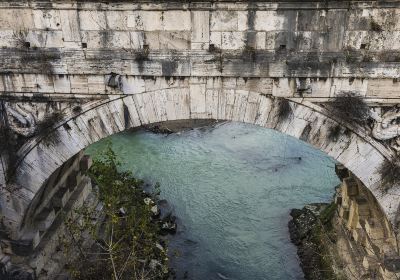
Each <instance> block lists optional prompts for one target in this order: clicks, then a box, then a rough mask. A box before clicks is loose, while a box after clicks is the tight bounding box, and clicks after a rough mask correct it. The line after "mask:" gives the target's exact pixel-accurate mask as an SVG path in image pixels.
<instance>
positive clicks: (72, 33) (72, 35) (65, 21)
mask: <svg viewBox="0 0 400 280" xmlns="http://www.w3.org/2000/svg"><path fill="white" fill-rule="evenodd" d="M60 18H61V29H62V32H63V38H64V41H75V42H80V41H81V35H80V27H79V22H78V11H77V10H60Z"/></svg>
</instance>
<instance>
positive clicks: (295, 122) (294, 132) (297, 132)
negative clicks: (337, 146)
mask: <svg viewBox="0 0 400 280" xmlns="http://www.w3.org/2000/svg"><path fill="white" fill-rule="evenodd" d="M309 124H310V123H309V122H308V121H306V120H304V119H302V118H299V117H297V116H296V114H294V116H293V117H292V118H291V119H290V124H289V125H288V126H287V128H286V130H285V134H287V135H290V136H293V137H296V138H297V139H299V138H300V137H301V135H302V133H303V131H304V129H305V128H306V126H307V125H309ZM311 127H312V126H311ZM311 130H312V129H311ZM311 135H313V132H312V131H310V137H312V136H311Z"/></svg>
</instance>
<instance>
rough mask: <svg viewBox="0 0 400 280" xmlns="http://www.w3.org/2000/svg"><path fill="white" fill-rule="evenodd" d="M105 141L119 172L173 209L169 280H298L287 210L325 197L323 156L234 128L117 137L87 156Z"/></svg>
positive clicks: (329, 170)
mask: <svg viewBox="0 0 400 280" xmlns="http://www.w3.org/2000/svg"><path fill="white" fill-rule="evenodd" d="M109 140H111V143H112V146H113V149H114V151H115V152H116V154H117V155H118V157H119V158H120V160H121V161H122V162H123V168H125V169H127V170H131V171H133V173H134V174H135V176H136V177H139V178H143V179H145V180H146V181H149V182H152V183H155V182H159V183H160V185H161V197H162V198H165V199H167V200H168V201H169V202H170V203H171V204H172V205H173V206H174V212H175V215H176V216H177V217H179V219H180V223H179V231H178V233H177V234H176V235H175V236H174V237H173V238H172V239H171V241H170V245H169V247H170V254H171V264H172V266H173V267H175V268H176V269H177V279H196V280H214V279H215V280H217V279H232V280H233V279H236V280H239V279H240V280H244V279H245V280H259V279H260V280H261V279H282V280H289V279H303V274H302V271H301V268H300V266H299V262H298V258H297V254H296V247H295V246H294V245H293V244H291V242H290V239H289V233H288V227H287V223H288V221H289V211H290V209H291V208H302V207H303V206H304V204H307V203H310V202H327V201H329V200H330V199H331V198H332V195H333V193H334V186H336V185H337V184H339V180H338V178H337V177H336V175H335V172H334V161H333V160H332V159H330V158H329V157H327V156H326V155H325V154H324V153H322V152H321V151H318V150H316V149H314V148H312V147H311V146H309V145H308V144H305V143H304V142H301V141H299V140H297V139H294V138H292V137H289V136H286V135H284V134H281V133H278V132H276V131H273V130H270V129H261V128H259V127H256V126H252V125H246V124H241V123H225V124H221V125H218V126H216V127H207V128H197V129H193V130H190V131H186V132H182V133H175V134H170V135H168V136H166V135H161V134H154V133H150V132H145V131H137V132H126V133H121V134H117V135H114V136H112V137H109V138H107V139H105V140H102V141H100V142H98V143H95V144H94V145H92V146H90V147H89V148H88V149H87V153H88V154H91V155H94V154H95V153H96V152H97V151H99V150H101V149H103V148H104V146H105V145H106V142H107V141H109ZM185 277H186V278H185Z"/></svg>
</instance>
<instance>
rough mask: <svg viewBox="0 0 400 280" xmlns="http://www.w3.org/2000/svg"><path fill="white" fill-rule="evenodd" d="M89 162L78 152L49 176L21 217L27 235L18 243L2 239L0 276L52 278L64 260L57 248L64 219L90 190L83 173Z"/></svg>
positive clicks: (63, 227) (82, 201)
mask: <svg viewBox="0 0 400 280" xmlns="http://www.w3.org/2000/svg"><path fill="white" fill-rule="evenodd" d="M90 165H91V159H90V158H89V157H88V156H85V155H84V154H83V152H81V153H79V154H77V155H75V156H74V157H72V158H71V159H69V160H68V161H67V162H66V163H65V164H64V165H63V166H62V167H60V168H59V169H57V170H56V171H55V172H54V173H53V174H52V175H51V176H50V177H49V179H48V180H47V181H46V183H45V186H44V187H43V189H42V191H41V193H40V194H39V195H38V197H37V199H36V200H35V201H34V202H33V205H32V207H31V209H30V213H29V219H26V220H25V223H27V225H26V226H27V227H28V228H29V229H30V230H29V235H30V236H29V238H27V239H25V242H21V243H18V244H17V243H14V242H13V241H12V240H10V239H8V238H3V239H2V242H1V246H0V266H1V268H2V269H3V275H2V274H0V277H4V279H20V278H18V277H17V275H19V274H22V273H24V274H31V275H32V276H33V277H34V278H35V277H39V279H54V277H56V275H57V273H58V272H59V270H60V269H61V268H62V266H63V265H64V263H65V259H64V258H65V256H64V255H63V252H62V251H61V250H59V249H57V247H59V246H62V240H61V238H62V235H63V233H64V232H63V231H65V226H64V219H65V218H66V217H68V216H69V215H72V214H74V213H72V212H73V211H72V210H73V209H74V208H78V207H80V206H82V204H83V203H84V201H85V200H86V199H87V197H88V196H89V194H90V192H91V191H92V183H91V180H90V178H89V177H88V176H87V175H85V172H86V171H87V170H88V168H90ZM7 277H10V278H7ZM2 279H3V278H2ZM21 279H29V278H21ZM35 279H36V278H35Z"/></svg>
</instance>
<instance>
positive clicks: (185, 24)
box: [163, 10, 192, 31]
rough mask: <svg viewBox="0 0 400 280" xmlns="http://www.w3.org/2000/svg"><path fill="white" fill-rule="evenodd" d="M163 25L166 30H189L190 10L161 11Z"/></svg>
mask: <svg viewBox="0 0 400 280" xmlns="http://www.w3.org/2000/svg"><path fill="white" fill-rule="evenodd" d="M163 26H164V30H167V31H190V30H191V27H192V26H191V16H190V11H177V10H176V11H165V12H164V13H163Z"/></svg>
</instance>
